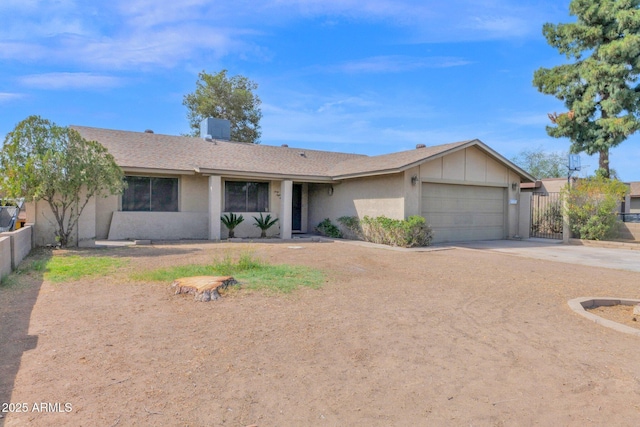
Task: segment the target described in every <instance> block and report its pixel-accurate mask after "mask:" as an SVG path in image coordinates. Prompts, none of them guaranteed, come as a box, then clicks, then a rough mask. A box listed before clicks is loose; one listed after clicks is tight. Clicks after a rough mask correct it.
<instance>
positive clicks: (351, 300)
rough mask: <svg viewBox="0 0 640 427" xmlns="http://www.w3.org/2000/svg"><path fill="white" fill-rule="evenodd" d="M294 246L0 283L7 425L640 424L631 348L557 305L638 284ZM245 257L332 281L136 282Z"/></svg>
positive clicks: (226, 247) (205, 252) (183, 247)
mask: <svg viewBox="0 0 640 427" xmlns="http://www.w3.org/2000/svg"><path fill="white" fill-rule="evenodd" d="M297 246H301V247H302V248H299V249H292V248H290V247H289V246H288V245H287V244H271V243H269V244H259V243H256V244H226V243H225V244H206V243H204V244H174V245H162V246H149V247H131V248H118V249H108V250H97V249H93V250H85V251H79V252H80V253H83V254H85V253H86V254H102V255H105V256H118V257H123V258H127V259H129V260H130V261H129V263H128V265H127V267H125V268H123V269H122V271H120V272H118V273H117V274H113V275H111V276H109V277H101V278H99V279H92V280H86V279H85V280H80V281H77V282H69V283H64V284H53V283H49V282H48V281H46V280H41V279H38V278H34V279H33V280H31V281H29V282H28V283H24V284H23V285H21V286H17V287H16V286H14V287H9V288H7V287H2V288H0V404H2V407H0V410H2V409H4V410H5V412H0V414H2V416H3V418H2V419H0V425H2V424H3V423H4V425H5V426H52V425H56V426H64V425H70V426H79V425H86V426H116V425H121V426H129V425H145V426H147V425H149V426H155V425H157V426H247V425H258V426H261V427H262V426H344V425H367V426H408V425H461V426H462V425H465V426H467V425H473V426H529V425H554V426H555V425H563V426H584V425H634V424H637V422H638V420H640V363H639V362H640V353H639V352H638V348H639V344H640V342H639V341H638V337H635V336H632V335H628V334H623V333H620V332H617V331H614V330H611V329H608V328H605V327H602V326H599V325H597V324H595V323H594V322H591V321H589V320H587V319H585V318H583V317H581V316H579V315H577V314H575V313H573V312H572V311H571V310H570V308H569V307H568V305H567V301H568V300H570V299H572V298H576V297H581V296H615V297H620V298H638V297H639V295H638V293H639V291H638V283H640V273H637V272H630V271H619V270H611V269H604V268H594V267H583V266H581V267H580V268H576V266H574V265H571V264H562V263H556V262H551V261H542V260H534V259H527V258H524V257H516V256H510V255H508V254H502V253H498V252H495V251H494V252H490V251H481V250H469V249H451V250H441V251H434V252H398V251H388V250H382V249H377V248H371V247H361V246H355V245H351V244H347V243H343V242H334V243H327V242H324V243H302V244H297ZM246 251H251V252H253V253H254V254H255V256H257V257H259V258H261V259H263V260H265V261H269V262H273V263H289V264H304V265H309V266H313V267H317V268H320V269H322V270H323V271H325V277H326V283H324V285H323V286H322V288H321V289H317V290H313V289H301V290H298V291H296V292H294V293H292V294H289V295H273V294H264V293H258V292H247V291H240V292H235V293H233V294H232V295H230V296H227V297H226V298H224V299H222V300H220V301H216V302H209V303H200V302H194V301H193V298H192V297H189V296H184V295H173V294H172V293H171V291H170V289H169V286H168V284H162V285H160V284H157V283H141V282H134V281H131V280H130V279H129V278H128V274H129V273H130V272H131V271H139V270H143V269H151V268H156V267H160V266H167V265H177V264H187V263H203V262H208V261H210V260H211V259H212V258H215V257H220V256H222V255H224V254H229V253H230V254H235V253H237V252H246ZM60 254H62V251H59V252H54V253H53V256H58V255H60ZM43 404H44V405H43ZM22 409H24V411H22ZM9 410H10V411H9ZM18 411H20V412H18Z"/></svg>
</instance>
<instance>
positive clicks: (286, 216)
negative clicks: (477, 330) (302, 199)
mask: <svg viewBox="0 0 640 427" xmlns="http://www.w3.org/2000/svg"><path fill="white" fill-rule="evenodd" d="M280 196H281V199H280V238H281V239H290V238H291V227H292V224H291V222H292V213H291V209H292V206H293V181H282V183H281V184H280Z"/></svg>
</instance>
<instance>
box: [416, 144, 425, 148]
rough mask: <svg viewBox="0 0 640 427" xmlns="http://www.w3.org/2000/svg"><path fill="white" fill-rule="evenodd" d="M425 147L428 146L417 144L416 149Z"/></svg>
mask: <svg viewBox="0 0 640 427" xmlns="http://www.w3.org/2000/svg"><path fill="white" fill-rule="evenodd" d="M425 147H426V145H424V144H416V149H418V148H425Z"/></svg>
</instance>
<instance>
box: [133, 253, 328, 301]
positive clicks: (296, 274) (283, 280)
mask: <svg viewBox="0 0 640 427" xmlns="http://www.w3.org/2000/svg"><path fill="white" fill-rule="evenodd" d="M193 276H233V277H234V278H235V279H236V280H237V281H238V282H240V283H241V284H242V286H243V287H244V288H245V289H254V290H266V291H274V292H281V293H290V292H292V291H293V290H295V289H297V288H298V287H300V286H304V287H310V288H318V287H320V285H321V284H322V282H323V280H324V275H323V274H322V272H321V271H320V270H317V269H314V268H309V267H304V266H299V265H286V264H281V265H270V264H267V263H265V262H263V261H260V260H258V259H256V258H254V257H253V256H252V255H251V254H246V253H245V254H242V255H240V257H239V258H237V259H233V258H231V257H230V256H229V255H227V256H225V257H224V258H223V259H222V260H216V261H214V262H213V263H211V264H190V265H179V266H175V267H170V268H161V269H157V270H151V271H147V272H142V273H135V274H133V275H132V278H133V279H135V280H142V281H148V280H150V281H156V282H167V283H170V282H172V281H174V280H175V279H178V278H180V277H193Z"/></svg>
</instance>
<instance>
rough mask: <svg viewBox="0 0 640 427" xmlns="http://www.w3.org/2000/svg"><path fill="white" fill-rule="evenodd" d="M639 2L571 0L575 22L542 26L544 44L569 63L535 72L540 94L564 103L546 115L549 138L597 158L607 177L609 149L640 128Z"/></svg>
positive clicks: (570, 6) (600, 168)
mask: <svg viewBox="0 0 640 427" xmlns="http://www.w3.org/2000/svg"><path fill="white" fill-rule="evenodd" d="M639 4H640V0H572V1H571V4H570V5H569V13H570V15H572V16H576V18H577V19H576V22H573V23H569V24H558V25H554V24H549V23H547V24H545V25H544V26H543V29H542V32H543V34H544V36H545V37H546V39H547V42H548V43H549V44H550V45H551V46H553V47H555V48H556V49H558V51H559V52H560V53H562V54H565V55H566V56H567V58H568V59H572V58H573V62H572V63H569V64H564V65H560V66H557V67H553V68H544V67H543V68H540V69H538V70H537V71H536V72H535V75H534V79H533V84H534V86H536V87H537V88H538V90H539V91H540V92H542V93H545V94H548V95H554V96H555V97H556V98H558V99H560V100H561V101H564V104H565V106H566V108H567V110H568V111H567V112H564V113H560V114H557V113H553V114H549V118H550V119H551V122H552V125H550V126H547V133H548V134H549V135H550V136H553V137H556V138H561V137H567V138H569V139H570V140H571V148H570V149H571V152H573V153H580V152H583V151H584V152H586V153H587V154H589V155H592V154H598V155H599V171H598V173H599V174H600V175H602V176H604V177H607V178H608V177H609V175H610V170H609V150H610V149H611V148H613V147H615V146H617V145H618V144H620V143H621V142H622V141H624V140H625V139H627V138H628V137H629V136H630V135H632V134H633V133H634V132H636V131H637V130H638V129H640V85H638V84H636V82H637V79H638V75H639V74H640V10H639Z"/></svg>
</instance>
